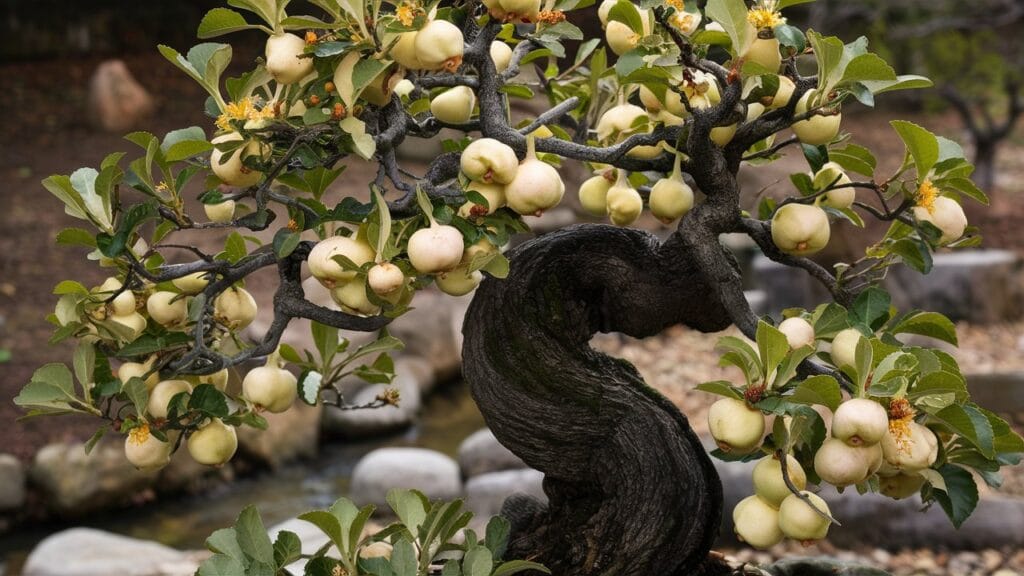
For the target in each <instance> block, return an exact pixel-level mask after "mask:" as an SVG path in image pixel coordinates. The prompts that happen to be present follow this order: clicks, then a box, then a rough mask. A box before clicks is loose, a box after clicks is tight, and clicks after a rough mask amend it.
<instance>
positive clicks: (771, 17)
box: [747, 8, 786, 30]
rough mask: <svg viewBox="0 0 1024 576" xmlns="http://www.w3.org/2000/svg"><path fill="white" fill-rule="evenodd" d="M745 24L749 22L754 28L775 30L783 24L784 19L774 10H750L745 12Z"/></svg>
mask: <svg viewBox="0 0 1024 576" xmlns="http://www.w3.org/2000/svg"><path fill="white" fill-rule="evenodd" d="M747 22H750V23H751V24H752V25H753V26H754V28H757V29H758V30H763V29H765V28H775V27H776V26H779V25H780V24H785V23H786V19H785V18H783V17H782V15H781V14H779V13H778V12H776V11H774V10H769V9H766V8H751V10H750V12H747Z"/></svg>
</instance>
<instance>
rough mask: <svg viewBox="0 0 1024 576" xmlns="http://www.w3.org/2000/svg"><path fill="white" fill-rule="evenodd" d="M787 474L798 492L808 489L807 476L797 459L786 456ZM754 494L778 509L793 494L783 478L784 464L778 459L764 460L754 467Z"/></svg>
mask: <svg viewBox="0 0 1024 576" xmlns="http://www.w3.org/2000/svg"><path fill="white" fill-rule="evenodd" d="M786 473H787V474H788V475H789V480H790V481H791V482H792V483H793V485H794V486H796V489H797V490H803V489H804V488H806V487H807V474H806V473H805V472H804V469H803V468H802V467H801V466H800V463H799V462H797V460H796V458H794V457H792V456H790V455H788V454H787V455H786ZM754 492H755V493H756V494H757V495H758V496H759V497H760V498H761V499H762V500H764V501H765V502H766V503H768V504H769V505H771V506H772V507H774V508H778V507H779V505H780V504H782V501H783V500H785V499H786V497H787V496H789V495H790V494H792V492H790V490H789V487H788V486H786V480H785V479H784V478H783V477H782V464H781V463H780V462H779V460H778V459H777V458H774V457H768V458H762V459H761V461H760V462H758V463H757V466H754Z"/></svg>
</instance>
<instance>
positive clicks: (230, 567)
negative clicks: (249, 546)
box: [198, 554, 248, 576]
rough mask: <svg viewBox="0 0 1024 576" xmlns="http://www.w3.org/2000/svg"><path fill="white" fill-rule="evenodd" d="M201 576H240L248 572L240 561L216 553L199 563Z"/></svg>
mask: <svg viewBox="0 0 1024 576" xmlns="http://www.w3.org/2000/svg"><path fill="white" fill-rule="evenodd" d="M198 574H199V576H239V575H240V574H248V573H247V572H246V570H245V566H244V565H243V564H242V563H241V562H240V561H239V560H236V559H234V558H232V557H230V556H225V555H224V554H215V555H213V556H211V557H209V558H207V559H206V560H204V561H203V563H202V564H200V565H199V572H198Z"/></svg>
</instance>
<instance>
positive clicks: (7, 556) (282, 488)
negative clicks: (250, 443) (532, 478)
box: [0, 383, 484, 576]
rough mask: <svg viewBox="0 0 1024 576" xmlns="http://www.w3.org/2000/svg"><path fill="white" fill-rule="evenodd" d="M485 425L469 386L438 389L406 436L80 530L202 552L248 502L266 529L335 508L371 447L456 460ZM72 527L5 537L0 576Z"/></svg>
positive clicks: (328, 450) (324, 453) (101, 518)
mask: <svg viewBox="0 0 1024 576" xmlns="http://www.w3.org/2000/svg"><path fill="white" fill-rule="evenodd" d="M483 426H484V421H483V417H482V416H481V415H480V412H479V411H478V410H477V407H476V404H474V403H473V400H472V398H470V396H469V390H468V387H467V386H466V385H465V384H463V383H459V384H453V385H450V386H445V387H443V388H441V389H440V390H437V391H435V392H434V393H433V394H432V395H431V396H430V397H429V398H428V399H427V401H426V405H425V406H424V410H423V414H422V416H421V420H420V423H419V424H418V425H417V426H415V427H414V428H411V429H410V430H408V431H406V432H405V433H403V434H401V435H397V436H391V437H386V438H379V439H373V440H367V441H360V442H342V441H335V442H332V443H329V444H324V445H322V446H321V449H320V454H319V455H318V456H317V458H316V460H313V461H310V462H301V463H297V464H294V465H291V466H286V467H283V468H280V469H278V470H276V471H275V472H274V473H272V474H271V473H264V474H260V475H257V476H253V477H249V478H243V479H240V480H236V481H235V482H232V483H230V484H224V485H222V486H218V487H217V488H215V489H214V490H213V491H211V492H207V493H205V494H201V495H197V496H188V497H182V498H176V499H175V498H172V499H164V500H162V501H159V502H156V503H154V504H151V505H147V506H143V507H139V508H133V509H128V510H119V511H113V512H107V513H104V514H102V515H94V516H92V517H89V518H88V519H85V520H82V521H80V522H77V523H75V524H74V525H76V526H88V527H91V528H99V529H101V530H106V531H109V532H115V533H118V534H124V535H127V536H131V537H133V538H141V539H145V540H155V541H157V542H161V543H163V544H167V545H168V546H173V547H175V548H181V549H195V548H202V547H203V541H204V540H205V539H206V537H207V536H209V535H210V533H211V532H213V531H214V530H217V529H218V528H223V527H225V526H229V525H231V524H232V523H234V520H235V517H236V516H237V515H238V513H239V512H240V511H241V510H242V508H244V507H245V506H247V505H249V504H256V505H257V507H258V508H259V510H260V514H261V515H262V516H263V521H264V523H265V524H266V525H267V526H268V527H269V526H272V525H274V524H277V523H279V522H282V521H284V520H287V519H289V518H294V517H295V516H297V515H298V514H301V513H303V512H306V511H308V510H311V509H315V508H324V507H327V506H329V505H330V504H331V503H332V502H334V500H336V499H337V498H338V497H339V496H343V495H345V494H347V493H348V485H349V478H350V477H351V475H352V469H353V468H354V467H355V465H356V463H357V462H359V460H360V459H361V458H362V457H363V456H364V455H366V454H367V453H368V452H370V451H372V450H375V449H377V448H381V447H386V446H417V447H422V448H429V449H432V450H437V451H439V452H443V453H445V454H448V455H449V456H453V457H454V456H455V453H456V451H457V450H458V447H459V444H460V443H461V442H462V440H463V439H465V438H466V437H467V436H469V435H470V434H472V433H473V432H475V431H477V430H479V429H480V428H482V427H483ZM68 527H70V525H66V524H52V525H46V526H37V527H32V528H29V529H24V530H19V531H17V532H15V533H13V534H8V535H5V536H4V537H3V538H2V539H0V574H7V575H9V576H14V575H16V574H18V573H19V570H18V569H19V567H20V566H21V565H22V564H23V563H24V560H25V557H26V556H27V555H28V553H29V552H30V551H31V549H32V547H33V546H34V545H35V544H36V543H38V542H39V541H40V540H42V539H43V538H45V537H46V536H48V535H50V534H52V533H54V532H57V531H60V530H63V529H65V528H68ZM5 563H6V565H7V572H4V564H5Z"/></svg>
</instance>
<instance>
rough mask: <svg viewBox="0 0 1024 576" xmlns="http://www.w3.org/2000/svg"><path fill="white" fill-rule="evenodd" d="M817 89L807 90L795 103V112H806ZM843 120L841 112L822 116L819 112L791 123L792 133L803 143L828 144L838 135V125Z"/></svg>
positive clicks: (799, 113)
mask: <svg viewBox="0 0 1024 576" xmlns="http://www.w3.org/2000/svg"><path fill="white" fill-rule="evenodd" d="M816 93H817V91H815V90H808V91H807V92H806V93H805V94H804V95H803V96H802V97H801V98H800V101H799V102H797V103H796V114H797V115H801V114H805V113H807V111H808V110H809V109H810V101H811V99H812V98H814V96H815V94H816ZM842 122H843V115H842V114H838V113H837V114H829V115H826V116H822V115H821V114H820V113H819V114H816V115H814V116H811V117H810V118H808V119H807V120H801V121H799V122H796V123H795V124H793V126H792V129H793V133H794V134H796V137H797V138H799V139H800V141H801V142H803V143H804V144H811V145H812V146H819V145H822V144H828V143H829V142H831V141H832V140H834V139H835V137H836V136H838V135H839V126H840V125H841V124H842Z"/></svg>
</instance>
